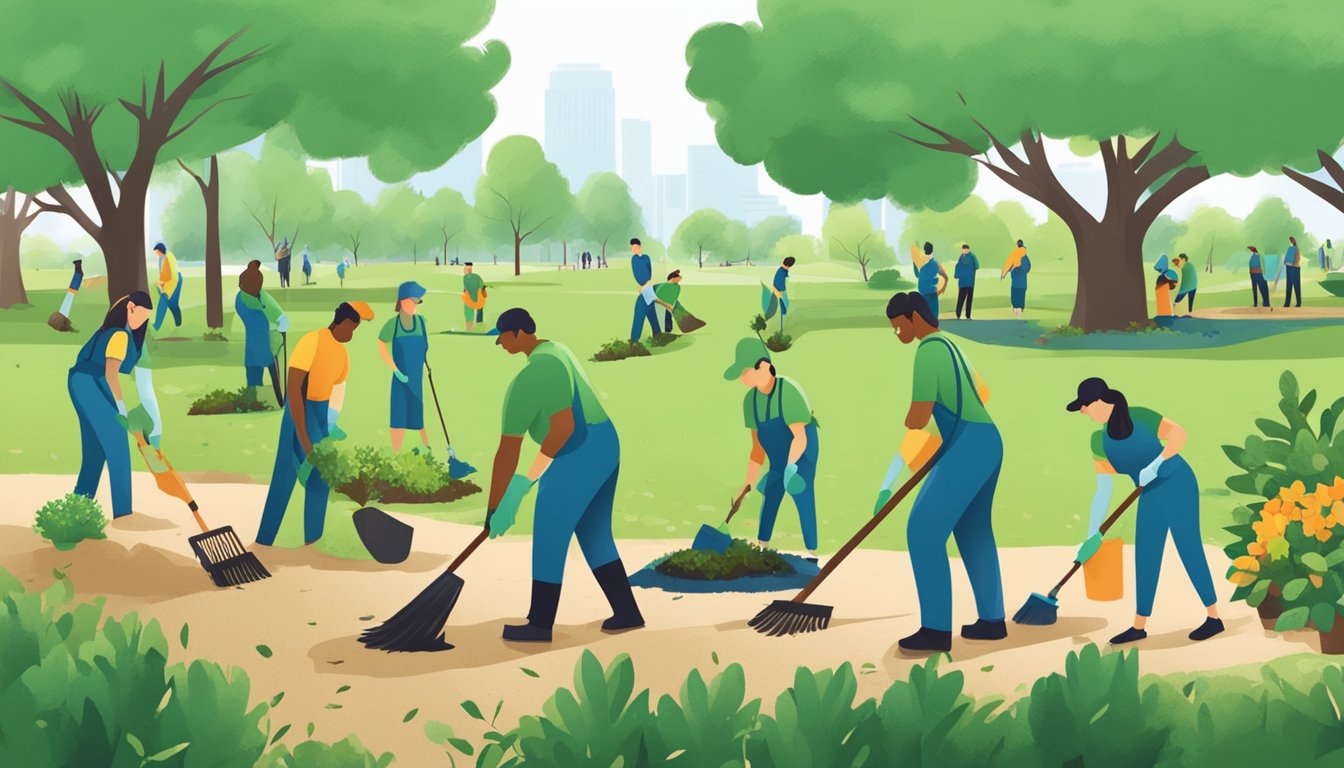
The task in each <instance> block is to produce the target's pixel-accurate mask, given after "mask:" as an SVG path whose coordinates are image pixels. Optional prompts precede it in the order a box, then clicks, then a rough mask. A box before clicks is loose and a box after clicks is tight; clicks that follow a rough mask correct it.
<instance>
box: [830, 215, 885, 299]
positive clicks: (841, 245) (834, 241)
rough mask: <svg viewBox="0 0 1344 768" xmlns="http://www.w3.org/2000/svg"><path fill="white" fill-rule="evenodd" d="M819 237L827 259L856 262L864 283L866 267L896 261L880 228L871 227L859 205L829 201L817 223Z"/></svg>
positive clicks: (882, 265)
mask: <svg viewBox="0 0 1344 768" xmlns="http://www.w3.org/2000/svg"><path fill="white" fill-rule="evenodd" d="M821 239H822V242H823V243H824V244H825V246H826V252H827V254H828V255H829V257H830V259H831V261H841V262H849V263H851V264H856V265H857V266H858V267H859V271H860V273H861V274H862V275H863V281H864V282H865V283H866V282H868V268H869V267H872V268H873V269H875V270H876V269H882V268H884V267H889V266H893V265H895V263H896V251H895V250H893V249H892V247H891V246H890V245H887V239H886V237H885V236H883V234H882V230H880V229H875V228H874V227H873V222H872V219H870V218H868V209H867V208H865V207H864V206H862V205H840V204H838V203H837V204H834V205H832V206H831V210H830V211H829V212H827V214H826V221H824V222H823V223H822V225H821Z"/></svg>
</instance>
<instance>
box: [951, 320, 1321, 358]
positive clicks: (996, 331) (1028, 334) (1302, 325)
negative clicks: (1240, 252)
mask: <svg viewBox="0 0 1344 768" xmlns="http://www.w3.org/2000/svg"><path fill="white" fill-rule="evenodd" d="M1329 327H1344V321H1341V320H1338V319H1333V318H1302V319H1297V320H1254V319H1252V320H1210V319H1206V318H1199V317H1181V318H1175V321H1174V323H1173V325H1172V327H1171V329H1170V330H1151V331H1140V332H1137V333H1131V332H1126V331H1102V332H1098V333H1088V334H1079V335H1065V334H1060V333H1057V332H1056V329H1053V328H1046V327H1045V326H1043V325H1041V324H1040V323H1039V322H1036V321H1034V320H1026V321H1023V320H950V319H946V318H944V319H943V320H942V322H941V328H942V329H943V330H944V331H946V332H948V333H951V334H955V335H957V336H961V337H962V338H966V339H970V340H971V341H974V342H977V343H980V344H994V345H997V346H1007V347H1024V348H1038V349H1045V350H1060V351H1069V350H1112V351H1142V352H1148V351H1152V350H1163V349H1208V348H1212V347H1226V346H1231V345H1234V344H1243V343H1246V342H1250V341H1258V340H1260V339H1266V338H1270V337H1274V336H1279V335H1282V334H1286V333H1293V332H1296V331H1303V330H1310V329H1313V328H1329Z"/></svg>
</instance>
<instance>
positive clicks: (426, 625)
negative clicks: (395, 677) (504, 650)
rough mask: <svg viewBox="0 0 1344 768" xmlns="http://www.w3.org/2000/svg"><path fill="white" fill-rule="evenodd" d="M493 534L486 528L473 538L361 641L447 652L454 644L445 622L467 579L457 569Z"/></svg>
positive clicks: (385, 646) (395, 648)
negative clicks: (446, 633) (446, 636)
mask: <svg viewBox="0 0 1344 768" xmlns="http://www.w3.org/2000/svg"><path fill="white" fill-rule="evenodd" d="M489 536H490V529H489V528H486V529H484V530H482V531H481V532H480V533H479V534H477V535H476V538H474V539H472V540H471V543H470V544H468V545H467V548H466V549H464V550H462V554H460V555H458V556H457V559H456V560H454V561H453V563H452V565H449V566H448V569H447V570H445V571H444V572H443V573H441V574H439V577H438V578H436V579H434V581H432V582H430V584H429V586H428V587H425V588H424V589H423V590H421V592H420V594H418V595H416V596H415V599H413V600H411V602H409V603H407V604H406V605H405V606H404V607H403V608H402V609H401V610H399V611H397V612H396V613H395V614H393V616H392V618H390V619H388V620H387V621H384V622H383V623H382V624H379V625H378V626H376V627H372V628H370V629H366V630H364V632H363V633H362V634H361V635H360V636H359V642H361V643H363V644H364V645H366V646H367V647H369V648H373V649H376V650H380V651H387V652H388V653H392V652H394V651H403V652H404V651H446V650H449V649H450V648H452V647H453V645H452V643H449V642H447V641H445V640H444V639H443V625H444V624H445V623H447V621H448V614H450V613H452V612H453V606H455V605H457V598H458V597H460V596H461V595H462V587H464V586H465V585H466V582H464V581H463V580H462V577H461V576H458V575H457V574H456V573H454V571H456V570H457V568H458V566H460V565H462V563H463V562H465V561H466V559H467V557H468V556H470V555H471V553H472V552H475V551H476V548H477V547H479V546H480V545H481V542H483V541H485V540H486V539H487V538H488V537H489Z"/></svg>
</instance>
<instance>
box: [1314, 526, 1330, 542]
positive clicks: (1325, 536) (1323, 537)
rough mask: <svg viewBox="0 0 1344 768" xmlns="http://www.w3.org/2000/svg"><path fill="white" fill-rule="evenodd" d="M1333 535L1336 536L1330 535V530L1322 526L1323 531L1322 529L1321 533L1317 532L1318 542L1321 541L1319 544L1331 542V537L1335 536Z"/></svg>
mask: <svg viewBox="0 0 1344 768" xmlns="http://www.w3.org/2000/svg"><path fill="white" fill-rule="evenodd" d="M1333 535H1334V534H1332V533H1330V529H1329V528H1326V527H1324V526H1322V527H1321V529H1320V530H1319V531H1316V540H1317V541H1319V542H1322V543H1324V542H1327V541H1329V540H1330V537H1331V536H1333Z"/></svg>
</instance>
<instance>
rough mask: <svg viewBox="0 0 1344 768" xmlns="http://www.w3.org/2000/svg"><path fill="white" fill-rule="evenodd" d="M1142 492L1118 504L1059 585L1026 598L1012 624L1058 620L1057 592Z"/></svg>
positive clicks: (1043, 623) (1041, 623)
mask: <svg viewBox="0 0 1344 768" xmlns="http://www.w3.org/2000/svg"><path fill="white" fill-rule="evenodd" d="M1142 492H1143V486H1139V487H1138V488H1135V489H1134V490H1133V491H1132V492H1131V493H1130V494H1129V496H1127V497H1125V500H1124V501H1122V502H1120V506H1118V507H1116V509H1115V511H1114V512H1112V513H1111V516H1110V517H1108V518H1106V521H1105V522H1103V523H1102V524H1101V527H1100V528H1098V529H1097V533H1096V535H1095V536H1091V537H1089V538H1088V540H1087V541H1085V542H1083V545H1082V546H1081V547H1079V549H1078V555H1077V556H1076V557H1074V559H1073V566H1072V567H1070V568H1069V572H1068V573H1066V574H1064V578H1062V579H1060V580H1059V583H1058V584H1056V585H1055V588H1054V589H1052V590H1050V594H1048V595H1042V594H1040V593H1039V592H1032V593H1031V597H1028V598H1027V602H1025V603H1023V604H1022V608H1021V609H1020V610H1018V612H1017V613H1015V614H1013V622H1014V623H1015V624H1034V625H1038V626H1044V625H1047V624H1054V623H1055V621H1056V620H1057V619H1058V618H1059V600H1058V597H1059V590H1061V589H1063V588H1064V585H1065V584H1067V583H1068V581H1069V579H1071V578H1073V574H1075V573H1077V572H1078V569H1079V568H1081V567H1083V563H1085V562H1087V561H1088V560H1089V559H1091V557H1092V556H1093V555H1095V554H1096V553H1097V550H1098V549H1099V548H1100V547H1101V537H1102V536H1103V535H1105V533H1106V532H1107V531H1109V530H1110V529H1111V526H1112V525H1114V524H1115V521H1116V520H1119V519H1120V516H1121V515H1123V514H1124V513H1125V510H1127V509H1129V505H1131V504H1133V503H1134V500H1135V499H1137V498H1139V494H1140V493H1142Z"/></svg>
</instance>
